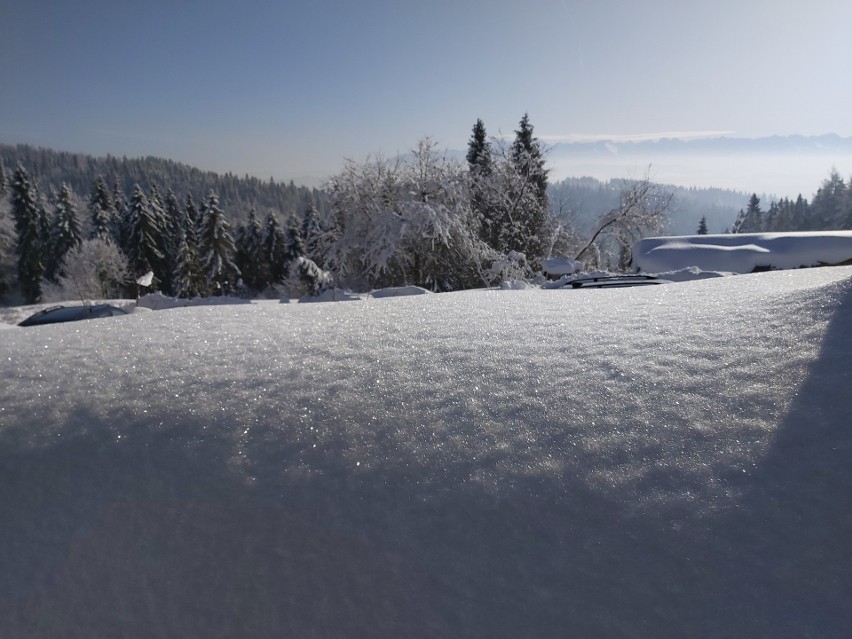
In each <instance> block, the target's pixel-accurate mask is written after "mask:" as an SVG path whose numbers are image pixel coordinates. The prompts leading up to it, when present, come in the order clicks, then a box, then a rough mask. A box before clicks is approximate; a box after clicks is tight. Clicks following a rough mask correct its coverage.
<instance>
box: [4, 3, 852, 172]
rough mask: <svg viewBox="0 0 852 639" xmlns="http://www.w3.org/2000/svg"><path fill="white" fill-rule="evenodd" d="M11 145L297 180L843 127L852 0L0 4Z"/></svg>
mask: <svg viewBox="0 0 852 639" xmlns="http://www.w3.org/2000/svg"><path fill="white" fill-rule="evenodd" d="M0 16H2V18H0V25H2V26H0V86H1V87H2V89H0V142H4V143H28V144H35V145H39V146H48V147H52V148H56V149H61V150H68V151H80V152H86V153H93V154H97V155H103V154H106V153H111V154H113V155H119V156H121V155H127V156H138V155H156V156H161V157H168V158H171V159H174V160H178V161H182V162H187V163H190V164H193V165H196V166H199V167H201V168H205V169H212V170H216V171H226V170H230V171H233V172H234V173H237V174H243V173H250V174H253V175H257V176H260V177H268V176H274V177H276V178H281V179H291V178H292V179H296V180H297V181H299V179H300V178H301V177H302V176H308V175H314V176H316V175H328V174H329V173H332V172H334V171H336V170H337V169H338V168H339V167H340V165H341V164H342V158H343V157H351V158H355V159H360V158H363V157H364V156H366V155H367V154H369V153H375V152H381V153H383V154H385V155H392V154H394V153H396V152H398V151H404V150H407V149H409V148H411V147H412V146H414V145H415V143H416V141H417V140H418V138H420V137H422V136H424V135H430V136H432V137H434V138H435V139H437V140H438V142H439V143H440V144H441V145H442V146H446V147H448V148H457V149H458V148H463V147H464V146H465V145H466V143H467V140H468V138H469V136H470V130H471V127H472V125H473V123H474V122H475V120H476V118H478V117H479V118H482V119H483V121H484V122H485V125H486V128H487V130H488V132H489V134H492V135H498V134H499V133H500V132H503V133H504V134H511V133H512V131H513V129H514V128H515V127H516V126H517V122H518V120H519V119H520V117H521V116H522V115H523V113H524V112H528V113H529V115H530V118H531V121H532V123H533V125H534V126H535V132H536V134H537V135H538V136H539V137H541V138H542V139H545V140H550V141H556V140H558V139H560V138H562V137H565V136H600V135H618V136H637V135H638V136H641V135H647V134H658V133H669V134H676V133H683V134H686V133H699V134H700V133H702V132H724V133H725V134H730V135H736V136H743V137H756V136H764V135H773V134H793V133H802V134H819V133H828V132H833V133H838V134H840V135H844V136H849V135H852V2H849V0H786V1H784V2H779V1H778V0H765V1H764V0H714V1H713V2H708V1H707V0H702V1H692V0H671V1H668V0H643V1H637V2H632V1H627V0H621V1H613V0H610V1H607V0H595V1H587V0H582V1H580V0H561V1H560V0H525V1H523V2H521V1H515V2H510V1H508V0H469V1H467V0H432V1H424V2H407V1H405V0H344V1H336V0H307V1H303V0H292V1H289V2H287V1H281V0H261V1H256V2H251V1H245V2H240V3H237V2H224V1H221V0H199V1H189V0H186V1H182V0H167V1H162V0H145V1H144V2H142V1H134V2H130V1H125V0H67V1H63V2H59V1H57V0H26V1H18V0H16V1H13V0H0Z"/></svg>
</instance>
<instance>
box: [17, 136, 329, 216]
mask: <svg viewBox="0 0 852 639" xmlns="http://www.w3.org/2000/svg"><path fill="white" fill-rule="evenodd" d="M0 160H2V162H3V164H4V165H5V172H6V174H7V175H10V174H11V172H12V171H14V169H15V167H16V166H17V165H18V164H20V165H21V166H23V167H25V168H26V169H27V171H28V173H29V174H30V176H31V177H32V179H33V180H34V183H35V184H36V185H37V186H38V187H39V188H40V189H41V190H42V191H43V192H45V193H48V192H49V191H50V189H51V188H53V189H59V187H60V185H61V184H62V183H65V184H67V185H68V187H69V188H70V189H71V191H72V192H73V193H76V194H77V195H78V196H80V197H81V198H83V199H86V198H88V197H89V194H90V193H91V192H92V188H93V186H94V184H95V180H96V179H97V178H98V177H102V178H103V179H104V181H105V182H106V184H107V186H108V187H109V189H110V190H111V191H113V192H115V191H119V192H121V193H125V194H130V193H132V192H133V187H134V186H135V185H137V184H138V185H139V186H140V187H142V189H143V190H144V191H145V192H146V193H147V192H149V191H150V190H151V188H152V187H156V188H158V189H160V190H161V191H163V192H166V191H168V190H169V189H171V190H172V191H173V192H174V193H176V194H179V195H184V196H185V195H186V194H189V193H191V194H193V195H194V196H195V197H196V198H201V197H206V196H207V194H208V193H210V192H211V191H212V192H214V193H216V194H217V195H218V196H219V203H220V205H221V206H222V208H223V210H224V211H225V213H226V215H227V216H228V218H229V219H230V220H231V221H237V220H240V219H243V218H245V216H246V214H247V213H248V211H249V210H250V209H252V208H255V209H257V210H258V211H263V212H266V211H267V210H272V211H275V212H277V213H278V214H280V215H288V214H291V213H297V212H298V213H301V212H303V211H304V210H305V209H306V208H307V206H308V205H309V204H313V205H314V206H316V207H317V209H318V210H319V211H321V212H324V211H325V210H326V206H327V203H326V198H325V194H324V192H323V191H322V190H320V189H309V188H307V187H303V186H297V185H295V184H293V182H290V183H288V184H284V183H281V182H274V181H272V180H267V181H264V180H260V179H258V178H256V177H251V176H248V175H246V176H244V177H238V176H236V175H232V174H231V173H226V174H224V175H220V174H218V173H212V172H210V171H201V170H199V169H196V168H194V167H191V166H188V165H186V164H181V163H179V162H173V161H172V160H166V159H162V158H154V157H146V158H118V157H114V156H110V155H108V156H107V157H102V158H96V157H93V156H91V155H84V154H82V153H68V152H64V151H54V150H52V149H41V148H34V147H31V146H27V145H23V144H19V145H16V146H11V145H7V144H0Z"/></svg>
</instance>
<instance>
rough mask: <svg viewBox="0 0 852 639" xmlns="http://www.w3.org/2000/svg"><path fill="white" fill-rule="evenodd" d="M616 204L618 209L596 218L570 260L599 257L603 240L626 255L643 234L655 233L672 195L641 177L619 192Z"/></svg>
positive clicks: (658, 228) (665, 213)
mask: <svg viewBox="0 0 852 639" xmlns="http://www.w3.org/2000/svg"><path fill="white" fill-rule="evenodd" d="M620 200H621V202H620V204H619V206H617V207H616V208H614V209H612V210H611V211H609V212H608V213H606V214H604V215H602V216H601V217H600V219H599V220H598V223H597V225H596V227H595V230H594V232H593V233H592V235H591V236H590V237H589V239H588V241H587V242H586V243H585V245H584V246H583V247H582V248H581V249H580V250H579V252H577V254H576V257H575V258H574V259H576V260H580V259H582V258H583V257H584V256H585V257H588V256H589V255H590V254H591V255H593V256H596V255H599V251H600V247H599V243H600V241H601V240H602V239H603V238H604V237H606V236H610V237H612V238H614V239H615V240H616V241H617V242H618V244H619V246H620V247H621V248H622V249H625V248H626V249H627V250H628V251H629V247H630V245H631V244H632V243H633V242H634V241H636V240H638V239H640V237H641V236H642V235H643V234H647V233H649V232H650V233H653V232H658V231H659V230H660V229H661V228H662V225H663V223H664V221H665V218H666V215H667V214H668V211H669V208H670V206H671V202H672V194H671V193H668V192H665V191H663V190H662V189H660V187H659V186H658V185H656V184H654V183H653V182H651V181H650V178H648V177H645V179H643V180H640V181H638V182H634V183H633V184H631V185H630V186H629V187H627V188H625V189H624V190H622V192H621V197H620ZM621 261H622V262H624V261H625V259H624V258H622V260H621ZM627 262H629V260H627Z"/></svg>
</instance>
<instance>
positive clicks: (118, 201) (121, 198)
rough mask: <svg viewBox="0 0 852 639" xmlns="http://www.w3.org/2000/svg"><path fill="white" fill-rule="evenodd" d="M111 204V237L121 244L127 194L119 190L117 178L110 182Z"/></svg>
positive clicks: (125, 218) (125, 216)
mask: <svg viewBox="0 0 852 639" xmlns="http://www.w3.org/2000/svg"><path fill="white" fill-rule="evenodd" d="M112 205H113V207H114V215H113V219H112V227H111V231H112V239H113V241H114V242H116V243H117V244H118V245H119V246H122V236H121V234H122V232H123V230H124V226H125V222H126V220H127V208H128V205H127V196H126V195H125V193H124V192H123V191H122V190H121V186H120V185H119V183H118V178H115V179H114V180H113V184H112Z"/></svg>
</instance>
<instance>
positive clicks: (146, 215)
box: [124, 184, 164, 290]
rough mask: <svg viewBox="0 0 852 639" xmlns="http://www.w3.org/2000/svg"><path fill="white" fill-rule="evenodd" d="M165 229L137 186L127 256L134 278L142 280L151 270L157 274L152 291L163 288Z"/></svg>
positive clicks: (128, 224)
mask: <svg viewBox="0 0 852 639" xmlns="http://www.w3.org/2000/svg"><path fill="white" fill-rule="evenodd" d="M161 232H162V229H161V228H160V226H159V221H158V219H157V216H156V214H155V213H154V212H153V211H152V209H151V204H150V202H149V201H148V198H147V197H145V193H144V192H143V191H142V188H141V187H140V186H139V185H138V184H137V185H135V186H134V187H133V195H132V196H131V198H130V207H129V209H128V216H127V240H126V242H127V244H126V246H125V247H124V253H125V255H127V261H128V266H129V267H130V272H131V275H132V276H133V277H134V279H135V278H137V277H140V276H142V275H144V274H145V273H147V272H148V271H153V272H154V275H155V280H154V284H153V285H152V287H151V288H152V290H157V289H158V288H159V282H158V279H157V274H158V273H161V272H162V268H161V267H162V263H163V259H164V255H163V252H162V251H161V250H160V248H159V237H160V234H161Z"/></svg>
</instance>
